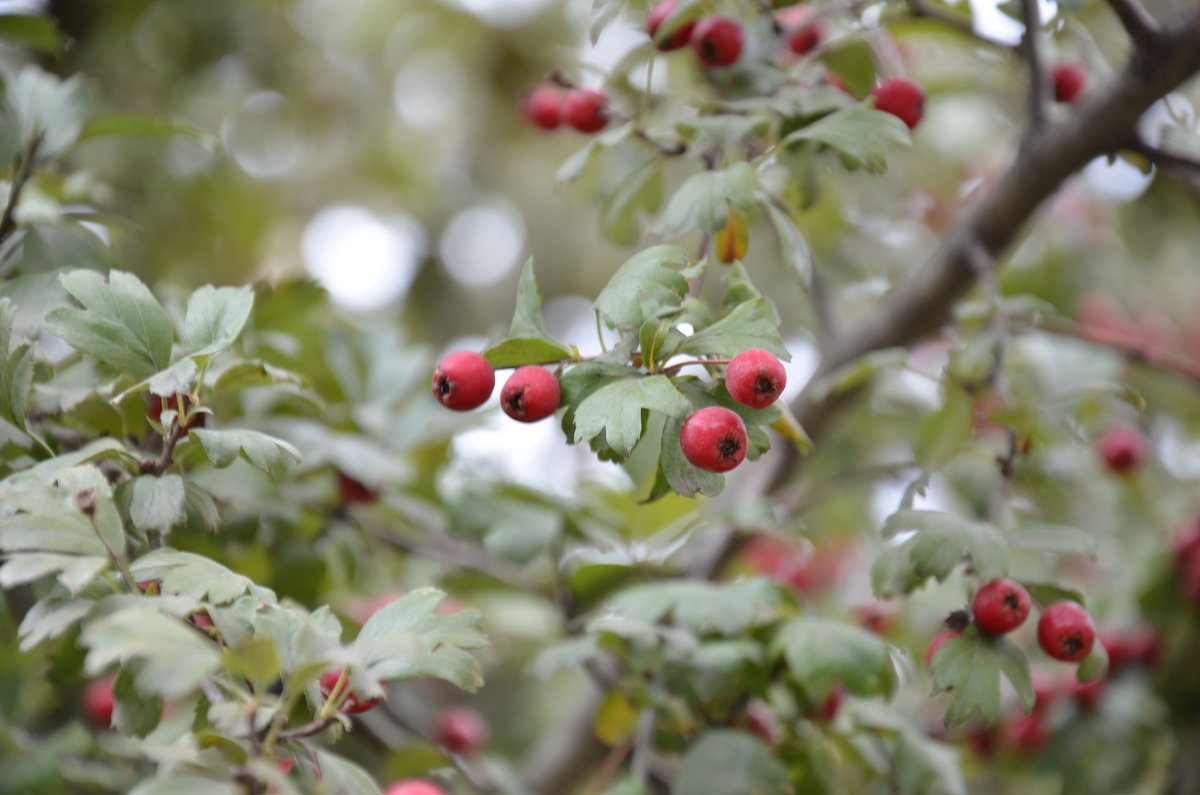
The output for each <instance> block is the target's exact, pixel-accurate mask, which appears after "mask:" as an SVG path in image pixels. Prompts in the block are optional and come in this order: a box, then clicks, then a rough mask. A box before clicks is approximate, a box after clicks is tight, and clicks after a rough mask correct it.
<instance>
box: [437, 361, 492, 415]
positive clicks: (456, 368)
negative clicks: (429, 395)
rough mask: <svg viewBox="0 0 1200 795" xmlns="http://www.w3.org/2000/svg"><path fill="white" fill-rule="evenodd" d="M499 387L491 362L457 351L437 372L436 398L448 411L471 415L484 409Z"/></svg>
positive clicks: (443, 362)
mask: <svg viewBox="0 0 1200 795" xmlns="http://www.w3.org/2000/svg"><path fill="white" fill-rule="evenodd" d="M495 386H496V372H495V371H494V370H492V366H491V365H490V364H488V360H487V359H485V358H483V356H481V355H479V354H478V353H474V352H472V351H456V352H455V353H452V354H450V355H449V356H447V357H446V358H445V359H442V361H441V364H439V365H438V366H437V369H436V370H434V371H433V396H434V397H435V398H437V399H438V402H439V403H441V404H442V405H443V406H445V407H446V408H448V409H453V410H454V411H470V410H471V409H473V408H477V407H479V406H482V405H483V404H484V403H486V402H487V399H488V398H489V397H491V395H492V388H493V387H495Z"/></svg>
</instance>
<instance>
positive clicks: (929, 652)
mask: <svg viewBox="0 0 1200 795" xmlns="http://www.w3.org/2000/svg"><path fill="white" fill-rule="evenodd" d="M961 636H962V633H961V632H955V631H954V630H952V629H948V630H946V631H945V632H943V633H941V634H940V635H937V636H935V637H934V639H933V640H931V641H929V648H928V649H926V650H925V665H926V666H932V665H933V656H934V655H935V654H937V650H938V649H940V648H942V644H943V643H945V642H946V641H948V640H951V639H953V638H957V637H961Z"/></svg>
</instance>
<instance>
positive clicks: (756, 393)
mask: <svg viewBox="0 0 1200 795" xmlns="http://www.w3.org/2000/svg"><path fill="white" fill-rule="evenodd" d="M785 386H787V371H786V370H785V369H784V368H783V362H781V361H779V360H778V359H776V358H775V357H774V356H772V355H771V354H770V353H767V352H766V351H764V350H760V349H758V348H751V349H750V350H747V351H742V352H741V353H739V354H738V355H737V356H734V357H733V361H731V362H730V363H729V366H728V367H726V368H725V388H726V389H728V390H729V395H730V397H732V398H733V399H734V400H736V401H737V402H738V403H741V404H742V405H743V406H749V407H750V408H752V409H761V408H766V407H767V406H769V405H771V404H772V403H774V402H775V401H776V400H778V399H779V395H780V393H782V392H783V388H784V387H785Z"/></svg>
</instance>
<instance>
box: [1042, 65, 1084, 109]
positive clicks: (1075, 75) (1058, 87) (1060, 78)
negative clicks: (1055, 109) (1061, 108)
mask: <svg viewBox="0 0 1200 795" xmlns="http://www.w3.org/2000/svg"><path fill="white" fill-rule="evenodd" d="M1050 79H1051V81H1052V82H1053V83H1054V101H1055V102H1074V101H1075V100H1076V99H1078V98H1079V96H1080V95H1081V94H1083V92H1084V90H1085V89H1086V88H1087V82H1088V77H1087V72H1086V71H1084V68H1083V66H1082V65H1080V64H1077V63H1075V62H1074V61H1068V62H1067V63H1060V64H1059V65H1058V66H1056V67H1054V69H1053V71H1051V73H1050Z"/></svg>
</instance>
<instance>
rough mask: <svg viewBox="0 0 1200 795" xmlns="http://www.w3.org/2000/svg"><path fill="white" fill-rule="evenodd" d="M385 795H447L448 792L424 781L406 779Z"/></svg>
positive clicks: (386, 790) (385, 792)
mask: <svg viewBox="0 0 1200 795" xmlns="http://www.w3.org/2000/svg"><path fill="white" fill-rule="evenodd" d="M383 795H446V790H444V789H442V788H441V787H439V786H438V785H437V784H434V783H433V782H430V781H426V780H424V779H420V778H406V779H404V780H403V781H397V782H396V783H395V784H393V785H391V786H390V787H388V788H387V789H385V790H384V791H383Z"/></svg>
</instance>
